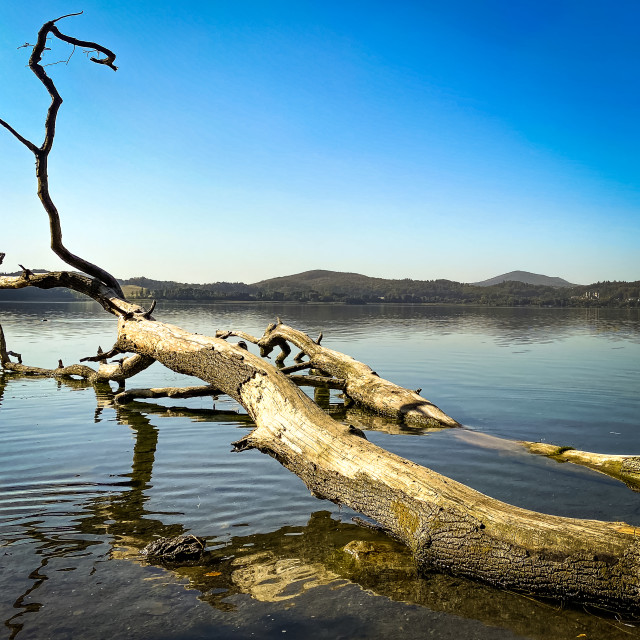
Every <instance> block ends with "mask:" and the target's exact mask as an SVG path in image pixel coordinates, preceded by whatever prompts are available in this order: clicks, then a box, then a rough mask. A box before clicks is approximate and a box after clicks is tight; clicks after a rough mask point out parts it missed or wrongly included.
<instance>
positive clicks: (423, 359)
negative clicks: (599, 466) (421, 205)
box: [0, 303, 640, 640]
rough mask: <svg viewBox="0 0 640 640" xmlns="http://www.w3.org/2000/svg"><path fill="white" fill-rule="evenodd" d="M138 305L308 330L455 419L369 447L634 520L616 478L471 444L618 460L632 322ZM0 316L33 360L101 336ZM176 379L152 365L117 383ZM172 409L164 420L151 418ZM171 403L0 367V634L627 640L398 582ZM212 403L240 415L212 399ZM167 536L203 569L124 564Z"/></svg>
mask: <svg viewBox="0 0 640 640" xmlns="http://www.w3.org/2000/svg"><path fill="white" fill-rule="evenodd" d="M155 315H156V317H158V318H160V319H162V320H165V321H167V322H171V323H174V324H178V325H181V326H183V327H185V328H188V329H190V330H193V331H197V332H200V333H207V334H212V333H214V332H215V330H216V329H218V328H221V329H222V328H224V329H234V328H235V329H243V330H245V331H247V332H249V333H253V334H257V335H261V334H262V332H263V330H264V328H265V327H266V325H267V324H268V323H269V322H271V321H273V319H274V317H275V316H276V315H278V316H280V317H281V318H282V319H283V320H284V321H286V322H287V323H288V324H291V325H293V326H295V327H297V328H300V329H302V330H305V331H308V332H309V333H310V334H311V335H316V334H317V333H319V332H320V331H322V332H323V333H324V336H325V337H324V341H323V344H324V345H326V346H329V347H331V348H335V349H338V350H341V351H344V352H347V353H349V354H350V355H352V356H354V357H355V358H357V359H359V360H363V361H365V362H367V363H368V364H370V365H371V366H372V367H373V368H374V369H375V370H376V371H377V372H378V373H379V374H380V375H381V376H383V377H386V378H390V379H392V380H394V381H395V382H397V383H399V384H402V385H404V386H407V387H410V388H417V387H421V388H422V389H423V392H422V393H423V395H424V396H425V397H427V398H429V399H430V400H431V401H433V402H435V403H436V404H437V405H438V406H440V407H441V408H442V409H444V410H445V411H446V412H447V413H449V414H450V415H452V416H453V417H455V418H456V419H458V420H460V421H461V422H463V423H464V424H465V425H468V426H469V427H471V428H472V429H473V432H472V433H468V432H465V433H462V432H460V431H457V430H445V431H440V432H435V433H421V434H416V433H415V432H412V433H407V432H406V431H405V430H402V429H399V428H398V427H397V425H393V424H390V423H383V422H382V421H379V420H377V421H376V422H375V427H376V429H377V430H376V431H370V432H369V433H368V434H367V436H368V438H369V439H370V440H372V441H374V442H376V443H377V444H380V445H381V446H384V447H386V448H388V449H391V450H393V451H395V452H397V453H399V454H400V455H403V456H405V457H408V458H411V459H413V460H416V461H417V462H419V463H421V464H425V465H427V466H429V467H431V468H433V469H435V470H437V471H439V472H441V473H444V474H445V475H448V476H450V477H453V478H455V479H457V480H460V481H462V482H464V483H466V484H469V485H470V486H472V487H474V488H476V489H478V490H480V491H482V492H484V493H487V494H489V495H491V496H493V497H496V498H499V499H501V500H504V501H507V502H510V503H512V504H516V505H519V506H523V507H527V508H531V509H536V510H541V511H545V512H547V513H554V514H561V515H568V516H575V517H589V518H598V519H605V520H621V521H626V522H628V523H630V524H634V525H638V526H640V495H639V494H637V493H633V492H631V491H630V490H629V489H628V488H627V487H625V486H624V485H623V484H621V483H619V482H617V481H615V480H613V479H611V478H608V477H606V476H604V475H600V474H597V473H594V472H591V471H589V470H587V469H584V468H581V467H577V466H575V465H570V464H558V463H556V462H553V461H551V460H548V459H546V458H541V457H537V456H531V455H529V454H527V453H525V452H524V451H522V450H520V449H519V448H517V447H503V446H501V445H500V444H499V443H498V441H496V440H495V439H493V438H491V437H489V436H498V437H499V438H510V439H528V440H543V441H547V442H552V443H555V444H558V445H571V446H574V447H576V448H580V449H585V450H591V451H599V452H603V453H630V452H634V453H637V452H638V451H639V450H640V443H639V441H638V428H639V423H638V415H640V412H639V409H640V399H639V390H640V321H639V318H638V312H637V311H606V312H605V311H602V310H600V311H598V310H580V309H570V310H564V309H477V308H461V307H440V308H439V307H411V306H370V305H367V306H363V307H358V306H354V307H346V306H333V305H306V306H305V305H286V304H268V305H267V304H265V305H257V304H254V305H250V304H216V305H196V304H192V305H184V304H183V305H178V304H165V305H159V308H158V309H157V311H156V314H155ZM43 320H46V322H43ZM0 322H2V325H3V327H4V329H5V334H6V337H7V342H8V346H9V349H13V350H14V351H19V352H21V353H22V355H23V359H24V361H25V362H27V363H29V364H33V365H39V366H45V367H52V366H55V365H56V364H57V361H58V358H62V359H63V361H64V363H65V364H68V363H72V362H76V361H78V360H79V359H80V358H81V357H83V356H86V355H90V354H93V353H95V350H96V348H97V345H98V344H100V345H101V346H102V347H103V348H104V349H106V348H108V347H110V345H111V343H112V342H113V340H114V338H115V323H114V321H113V319H112V318H110V317H109V316H107V315H106V314H105V313H104V312H103V311H102V310H101V309H100V308H99V307H97V306H96V305H93V304H88V303H71V304H67V303H64V304H63V303H59V304H49V303H47V304H45V303H23V304H17V303H16V304H13V303H2V304H0ZM251 348H252V349H253V347H251ZM185 384H187V381H185V378H184V377H183V376H178V375H177V374H174V373H172V372H170V371H168V370H166V369H163V368H162V367H160V366H158V365H154V366H153V367H151V368H150V369H149V370H147V371H145V372H143V373H142V374H140V375H139V376H138V377H137V378H136V380H135V382H134V383H133V386H166V385H180V386H183V385H185ZM331 401H332V403H334V404H335V403H337V402H338V399H337V398H335V397H333V398H332V400H331ZM178 403H179V404H180V406H182V407H185V410H176V409H175V408H173V409H169V407H172V406H173V405H175V404H178ZM178 403H176V402H175V401H174V402H170V401H167V400H162V401H158V402H157V403H153V404H151V403H146V404H144V403H136V404H135V406H133V407H130V406H128V407H126V408H125V409H119V410H118V411H117V412H116V411H115V409H114V408H113V406H112V405H111V402H110V397H109V394H106V393H103V394H98V395H96V393H95V392H94V390H93V388H91V387H87V386H86V385H83V384H80V383H77V384H73V385H68V384H60V383H57V382H55V381H53V380H38V379H27V378H18V377H14V376H9V375H4V376H2V377H0V442H1V443H2V444H1V445H0V571H1V572H0V610H1V612H2V619H3V621H5V622H4V623H5V629H6V633H7V637H17V638H20V639H21V640H24V639H26V638H54V637H55V638H67V637H68V638H78V637H82V638H104V637H106V636H110V637H131V638H209V637H212V636H213V637H217V638H245V637H257V638H271V637H279V638H282V637H283V633H286V634H288V635H287V636H285V637H301V636H306V635H313V636H314V637H320V638H325V637H326V638H341V637H342V638H386V637H389V636H392V635H393V636H395V635H400V634H402V635H403V636H405V637H407V638H414V637H415V638H424V637H436V638H520V637H531V638H575V637H577V636H578V635H579V634H580V633H585V634H586V636H587V637H589V638H618V637H620V638H623V637H625V638H626V637H629V635H628V634H632V635H633V636H635V637H637V635H638V631H637V628H636V627H631V626H627V625H628V624H630V623H629V621H626V622H627V624H624V623H623V622H620V621H617V620H616V619H615V618H604V619H602V618H601V616H600V612H594V611H590V612H587V613H585V612H584V611H582V610H575V609H572V608H565V609H562V608H560V607H559V606H558V605H557V604H555V603H544V602H542V603H541V602H536V601H533V600H531V599H529V598H526V597H524V596H522V595H516V594H511V593H504V592H500V591H496V590H494V589H490V588H487V587H484V586H482V585H478V584H474V583H472V582H470V581H466V580H462V579H459V578H451V577H447V576H442V575H431V576H428V577H426V578H418V577H416V575H415V571H414V569H413V565H412V563H411V559H410V557H409V556H408V555H407V553H406V551H405V550H404V549H402V548H401V547H399V546H397V545H395V544H391V543H389V542H388V540H387V539H386V538H385V537H384V536H381V535H380V534H377V533H374V532H369V531H367V530H363V529H362V528H360V527H357V526H356V525H354V524H353V523H352V522H351V517H352V516H353V515H355V514H353V513H352V512H351V511H349V510H348V509H340V508H338V507H337V506H335V505H332V504H330V503H327V502H323V501H318V500H317V499H315V498H313V497H312V496H311V495H310V494H309V492H308V490H307V489H306V488H305V487H304V485H303V484H302V482H301V481H300V480H299V479H298V478H297V477H296V476H294V475H292V474H291V473H289V472H288V471H286V470H285V469H284V468H282V467H281V466H280V465H279V464H278V463H277V462H276V461H274V460H272V459H271V458H269V457H267V456H264V455H262V454H260V453H258V452H256V451H249V452H244V453H242V454H235V453H231V452H230V448H231V447H230V443H231V442H232V441H234V440H237V439H239V438H240V437H241V436H242V435H243V434H244V433H245V432H246V430H247V428H249V423H248V421H247V420H246V418H244V417H243V416H242V415H236V414H233V413H226V414H213V413H211V412H208V411H206V410H207V409H209V408H211V400H210V399H191V400H181V401H178ZM216 408H217V409H227V410H229V411H230V412H232V411H238V410H239V407H237V405H235V404H234V403H233V402H231V401H229V400H226V401H225V399H224V398H221V399H220V400H217V401H216ZM353 419H354V420H355V419H357V417H354V418H353ZM181 533H194V534H196V535H199V536H204V537H206V538H207V541H208V548H209V549H210V550H211V561H210V562H209V563H208V564H206V565H203V566H199V567H188V568H184V567H183V568H179V569H175V570H168V569H163V568H158V567H153V566H150V565H148V564H146V563H145V562H144V561H143V558H142V557H141V556H140V555H139V551H140V549H141V548H142V547H143V546H144V545H145V544H147V542H149V541H150V540H153V539H154V538H155V537H157V536H163V535H178V534H181ZM357 539H366V540H372V541H375V542H377V543H379V544H381V545H389V546H388V549H387V552H386V553H385V562H384V564H383V566H382V568H381V567H380V566H379V565H378V566H366V565H364V566H362V565H356V564H355V563H353V562H352V561H350V560H349V557H348V556H347V554H345V553H344V552H343V551H342V548H343V547H344V545H345V544H346V543H348V542H349V541H351V540H357ZM596 614H597V615H596ZM631 624H633V623H631Z"/></svg>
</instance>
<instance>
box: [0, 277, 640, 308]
mask: <svg viewBox="0 0 640 640" xmlns="http://www.w3.org/2000/svg"><path fill="white" fill-rule="evenodd" d="M513 273H525V274H526V273H527V272H513ZM2 275H10V274H2ZM16 275H17V274H16ZM509 275H510V274H505V276H509ZM529 275H531V276H535V275H536V274H529ZM502 277H504V276H498V278H502ZM542 277H546V276H542ZM550 280H555V279H552V278H550ZM563 282H566V281H563ZM121 283H122V285H123V289H124V291H125V294H126V295H127V297H128V298H129V299H142V298H144V299H148V298H153V299H156V300H193V301H214V300H247V301H270V300H282V301H293V302H341V303H346V304H372V303H375V304H386V303H398V302H400V303H412V304H421V303H429V304H475V305H489V306H552V307H627V308H629V307H631V308H638V307H640V281H636V282H597V283H594V284H591V285H587V286H584V285H571V284H569V283H567V284H566V285H563V286H559V285H556V286H551V285H549V284H529V283H526V282H518V281H514V280H507V281H505V282H500V283H499V284H493V285H487V284H485V283H476V284H465V283H461V282H454V281H452V280H411V279H409V278H405V279H404V280H390V279H386V278H371V277H369V276H365V275H362V274H359V273H343V272H339V271H326V270H314V271H305V272H304V273H298V274H295V275H290V276H283V277H279V278H271V279H269V280H262V281H261V282H256V283H254V284H245V283H243V282H212V283H208V284H189V283H184V282H174V281H165V280H152V279H150V278H144V277H138V278H130V279H128V280H121ZM23 296H28V297H27V298H25V297H23ZM56 296H57V299H61V300H69V299H74V298H73V297H72V296H73V294H70V293H69V292H67V291H65V290H64V289H55V290H52V291H49V292H41V291H37V290H31V289H29V290H27V289H23V290H20V291H2V290H0V300H21V299H29V300H32V299H56Z"/></svg>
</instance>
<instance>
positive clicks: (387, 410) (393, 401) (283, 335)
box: [258, 323, 460, 427]
mask: <svg viewBox="0 0 640 640" xmlns="http://www.w3.org/2000/svg"><path fill="white" fill-rule="evenodd" d="M321 335H322V334H321ZM320 337H321V336H319V340H318V341H314V340H312V339H311V338H310V337H309V336H308V335H306V334H305V333H303V332H302V331H298V330H296V329H292V328H291V327H288V326H287V325H284V324H281V323H280V324H270V325H269V326H268V327H267V329H266V330H265V332H264V335H263V336H262V338H260V340H259V342H258V345H259V346H260V352H261V354H268V353H270V351H271V350H272V349H273V348H274V347H275V346H278V347H280V348H282V345H283V344H287V343H289V342H290V343H291V344H293V345H295V346H296V347H297V348H298V349H300V350H301V351H302V352H303V353H304V354H305V355H306V356H307V357H308V358H309V362H308V364H310V366H311V367H313V368H317V369H320V370H322V371H324V372H326V373H328V374H330V375H333V376H335V377H336V378H338V379H341V380H345V383H346V385H345V388H344V390H345V392H346V394H347V395H348V396H349V397H350V398H352V399H353V400H354V401H355V402H357V403H358V404H361V405H363V406H365V407H367V408H369V409H372V410H374V411H377V412H378V413H380V414H382V415H385V416H389V417H392V418H396V419H400V420H405V421H406V422H407V423H409V424H416V425H421V426H438V425H439V426H442V427H459V426H460V425H459V423H458V422H457V421H456V420H454V419H453V418H451V417H450V416H448V415H447V414H446V413H444V412H443V411H441V410H440V409H439V408H438V407H437V406H436V405H434V404H433V403H432V402H429V400H426V399H425V398H423V397H422V396H420V395H419V394H417V393H416V392H415V391H411V390H410V389H404V388H402V387H399V386H398V385H395V384H393V383H392V382H389V381H388V380H385V379H384V378H381V377H380V376H378V374H377V373H376V372H375V371H372V370H371V368H370V367H368V366H367V365H366V364H363V363H362V362H358V361H357V360H354V359H353V358H351V357H350V356H347V355H345V354H343V353H340V352H338V351H334V350H332V349H327V348H326V347H323V346H321V345H320V344H319V342H320Z"/></svg>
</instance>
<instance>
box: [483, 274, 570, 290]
mask: <svg viewBox="0 0 640 640" xmlns="http://www.w3.org/2000/svg"><path fill="white" fill-rule="evenodd" d="M509 281H512V282H524V283H525V284H540V285H548V286H550V287H577V286H579V285H577V284H571V283H570V282H567V281H566V280H564V279H563V278H557V277H550V276H543V275H542V274H540V273H531V272H529V271H510V272H509V273H503V274H502V275H500V276H495V278H489V280H483V281H482V282H474V283H473V284H475V285H477V286H478V287H490V286H492V285H494V284H501V283H502V282H509Z"/></svg>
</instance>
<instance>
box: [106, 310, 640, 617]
mask: <svg viewBox="0 0 640 640" xmlns="http://www.w3.org/2000/svg"><path fill="white" fill-rule="evenodd" d="M117 345H118V347H119V348H121V349H123V350H125V349H126V350H130V351H135V352H136V353H140V354H143V355H146V356H149V357H152V358H153V359H155V360H157V361H158V362H161V363H162V364H164V365H165V366H167V367H169V368H170V369H172V370H174V371H178V372H180V373H185V374H188V375H192V376H196V377H198V378H201V379H203V380H206V381H207V382H209V383H210V384H212V385H213V386H215V387H217V388H219V389H221V390H222V391H224V392H225V393H227V394H228V395H230V396H231V397H233V398H234V399H236V400H237V401H238V402H240V403H241V404H242V405H243V406H244V407H245V408H246V409H247V411H248V413H249V415H251V417H252V418H253V420H254V421H255V423H256V425H257V426H256V429H255V430H254V431H252V432H251V433H250V434H249V435H248V436H246V437H245V438H243V439H242V440H240V441H239V442H237V443H236V448H237V449H238V450H239V451H241V450H244V449H249V448H256V449H259V450H260V451H263V452H264V453H268V454H269V455H272V456H273V457H275V458H276V459H277V460H278V461H279V462H280V463H281V464H283V465H284V466H285V467H287V468H288V469H290V470H291V471H293V472H294V473H296V474H297V475H298V476H299V477H300V478H301V479H302V480H303V481H304V482H305V484H306V485H307V486H308V487H309V489H310V490H311V492H312V493H313V494H314V495H316V496H317V497H320V498H325V499H329V500H331V501H333V502H337V503H339V504H343V505H346V506H349V507H351V508H353V509H354V510H356V511H358V512H360V513H364V514H365V515H367V516H369V517H371V518H373V519H374V520H376V521H377V522H379V523H380V524H381V525H382V526H384V527H385V528H386V529H388V530H389V531H390V532H392V533H393V534H394V535H395V536H397V537H398V538H399V539H400V540H402V541H403V542H404V543H405V544H407V546H408V547H409V548H410V549H411V550H412V552H413V554H414V556H415V557H416V560H417V561H418V564H419V566H420V568H421V569H422V570H424V571H428V570H433V569H439V570H444V571H448V572H452V573H455V574H459V575H465V576H468V577H473V578H476V579H481V580H483V581H485V582H488V583H490V584H493V585H496V586H501V587H506V588H511V589H519V590H526V591H529V592H532V593H537V594H539V595H547V596H554V597H559V598H563V599H570V600H577V601H581V602H590V603H594V604H599V605H604V606H608V607H614V608H617V609H628V610H638V609H639V608H640V606H639V597H640V580H639V577H640V530H636V529H635V528H634V527H631V526H628V525H625V524H623V523H606V522H598V521H593V520H578V519H570V518H561V517H556V516H549V515H544V514H539V513H535V512H532V511H527V510H524V509H519V508H517V507H513V506H510V505H507V504H504V503H502V502H499V501H497V500H494V499H492V498H489V497H487V496H484V495H482V494H480V493H478V492H476V491H474V490H472V489H470V488H468V487H466V486H464V485H462V484H460V483H458V482H455V481H453V480H450V479H448V478H445V477H443V476H441V475H439V474H437V473H434V472H433V471H430V470H429V469H426V468H424V467H421V466H419V465H417V464H414V463H412V462H410V461H408V460H404V459H402V458H400V457H398V456H396V455H394V454H392V453H389V452H387V451H385V450H383V449H380V448H379V447H377V446H375V445H373V444H371V443H370V442H368V441H367V440H366V439H365V438H363V437H361V435H360V433H359V432H358V431H359V430H353V429H352V428H349V427H345V426H344V425H341V424H339V423H336V422H335V421H334V420H332V419H331V418H330V417H329V416H327V415H326V414H325V413H324V412H323V411H322V410H321V409H320V408H319V407H318V406H317V405H316V404H315V403H314V402H313V401H312V400H311V399H310V398H309V397H308V396H306V395H305V394H303V393H302V392H301V391H300V390H299V389H298V388H297V387H296V386H295V385H294V384H293V383H292V382H291V381H289V380H287V379H286V377H284V376H282V375H281V374H280V373H279V372H278V370H277V369H275V368H274V367H272V366H270V365H268V364H267V363H265V362H264V361H263V360H261V359H260V358H258V357H257V356H255V355H253V354H251V353H248V352H247V351H244V350H242V349H240V348H238V347H236V346H235V345H231V344H228V343H226V342H225V341H224V340H220V339H216V338H209V337H206V336H201V335H194V334H191V333H189V332H187V331H185V330H183V329H180V328H179V327H174V326H171V325H166V324H162V323H158V322H155V321H151V320H146V319H140V320H125V319H122V318H121V319H120V320H119V336H118V341H117Z"/></svg>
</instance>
